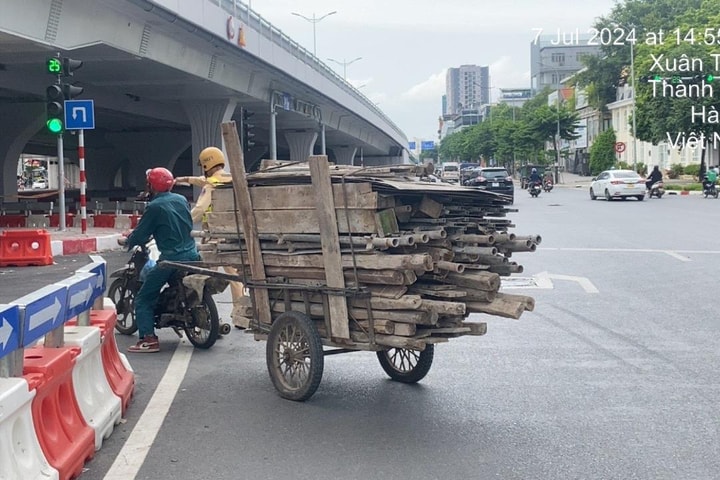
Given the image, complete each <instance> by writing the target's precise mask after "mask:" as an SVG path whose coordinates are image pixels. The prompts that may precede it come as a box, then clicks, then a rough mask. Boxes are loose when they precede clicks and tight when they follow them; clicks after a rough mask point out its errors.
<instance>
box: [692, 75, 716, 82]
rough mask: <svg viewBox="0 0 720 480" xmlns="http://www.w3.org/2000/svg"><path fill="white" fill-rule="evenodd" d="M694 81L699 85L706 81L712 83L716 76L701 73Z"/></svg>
mask: <svg viewBox="0 0 720 480" xmlns="http://www.w3.org/2000/svg"><path fill="white" fill-rule="evenodd" d="M694 80H695V81H696V82H697V83H700V82H702V81H705V83H712V81H713V80H715V76H714V75H713V74H711V73H701V74H699V75H695V77H694Z"/></svg>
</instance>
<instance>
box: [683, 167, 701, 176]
mask: <svg viewBox="0 0 720 480" xmlns="http://www.w3.org/2000/svg"><path fill="white" fill-rule="evenodd" d="M683 173H684V174H685V175H692V176H693V177H696V178H697V177H699V176H700V164H699V163H693V164H690V165H685V167H684V168H683Z"/></svg>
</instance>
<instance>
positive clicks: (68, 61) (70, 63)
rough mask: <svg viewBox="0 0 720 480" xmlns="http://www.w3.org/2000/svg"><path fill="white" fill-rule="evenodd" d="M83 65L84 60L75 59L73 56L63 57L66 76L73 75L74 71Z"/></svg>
mask: <svg viewBox="0 0 720 480" xmlns="http://www.w3.org/2000/svg"><path fill="white" fill-rule="evenodd" d="M82 66H83V62H82V60H73V59H72V58H67V57H63V59H62V74H63V76H64V77H72V76H73V72H74V71H75V70H77V69H78V68H80V67H82Z"/></svg>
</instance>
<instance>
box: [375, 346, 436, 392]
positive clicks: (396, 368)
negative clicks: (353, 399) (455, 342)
mask: <svg viewBox="0 0 720 480" xmlns="http://www.w3.org/2000/svg"><path fill="white" fill-rule="evenodd" d="M434 355H435V345H433V344H432V343H430V344H428V345H426V346H425V350H423V351H422V352H418V351H417V350H409V349H406V348H389V349H387V350H383V351H380V352H377V357H378V360H380V366H381V367H382V368H383V370H385V373H387V374H388V375H389V376H390V378H392V379H393V380H395V381H397V382H403V383H416V382H419V381H420V380H422V379H423V378H425V375H427V374H428V372H429V371H430V367H432V362H433V356H434Z"/></svg>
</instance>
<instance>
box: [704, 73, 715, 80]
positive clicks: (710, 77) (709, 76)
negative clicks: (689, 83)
mask: <svg viewBox="0 0 720 480" xmlns="http://www.w3.org/2000/svg"><path fill="white" fill-rule="evenodd" d="M713 80H715V76H714V75H709V74H708V75H706V76H705V81H706V82H712V81H713Z"/></svg>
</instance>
